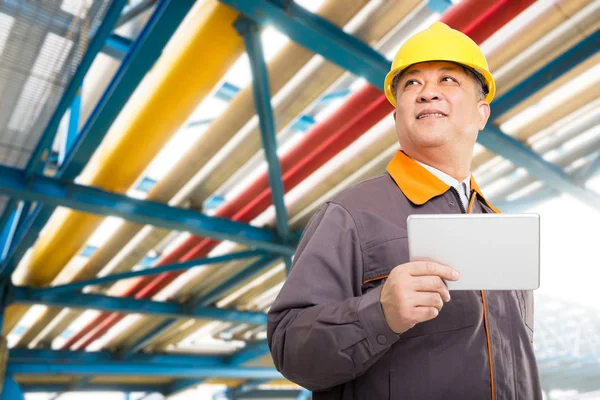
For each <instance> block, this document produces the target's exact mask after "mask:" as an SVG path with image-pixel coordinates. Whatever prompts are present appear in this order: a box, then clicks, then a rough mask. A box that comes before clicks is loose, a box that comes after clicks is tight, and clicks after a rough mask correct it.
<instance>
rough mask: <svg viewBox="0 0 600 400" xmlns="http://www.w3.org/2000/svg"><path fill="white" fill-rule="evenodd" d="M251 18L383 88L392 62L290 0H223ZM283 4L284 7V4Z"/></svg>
mask: <svg viewBox="0 0 600 400" xmlns="http://www.w3.org/2000/svg"><path fill="white" fill-rule="evenodd" d="M221 2H222V3H224V4H227V5H228V6H230V7H232V8H234V9H236V10H238V11H240V12H241V13H242V14H244V15H245V16H247V17H248V18H250V19H252V20H254V21H256V22H258V23H260V24H261V25H264V24H271V25H273V26H274V27H275V28H277V29H278V30H279V31H281V32H282V33H284V34H285V35H287V36H288V37H289V38H290V39H292V40H293V41H294V42H296V43H298V44H300V45H302V46H303V47H306V48H307V49H309V50H311V51H313V52H314V53H317V54H320V55H322V56H323V57H325V58H326V59H328V60H329V61H331V62H333V63H335V64H337V65H339V66H340V67H342V68H344V69H346V70H348V71H350V72H352V73H353V74H354V75H356V76H359V77H364V78H365V79H366V80H367V81H368V82H369V83H371V84H372V85H373V86H375V87H378V88H380V89H382V90H383V82H384V79H385V76H386V74H387V73H388V71H389V70H390V65H391V62H390V61H389V60H387V59H386V58H385V57H384V56H383V55H381V54H380V53H379V52H377V51H376V50H374V49H372V48H371V47H370V46H369V45H367V44H365V43H364V42H362V41H361V40H359V39H357V38H355V37H354V36H352V35H349V34H347V33H345V32H344V31H343V30H341V29H340V28H338V27H337V26H335V25H334V24H332V23H331V22H329V21H327V20H326V19H324V18H322V17H320V16H318V15H316V14H313V13H311V12H309V11H307V10H305V9H304V8H302V7H300V6H299V5H297V4H296V3H295V2H293V1H291V2H288V1H280V2H278V3H279V4H274V2H271V1H267V0H255V1H247V0H221ZM282 5H283V7H282Z"/></svg>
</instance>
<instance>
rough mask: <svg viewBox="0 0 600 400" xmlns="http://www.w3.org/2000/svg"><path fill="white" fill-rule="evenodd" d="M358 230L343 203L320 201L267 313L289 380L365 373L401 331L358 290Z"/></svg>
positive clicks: (309, 382) (375, 299)
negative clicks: (323, 202)
mask: <svg viewBox="0 0 600 400" xmlns="http://www.w3.org/2000/svg"><path fill="white" fill-rule="evenodd" d="M362 277H363V259H362V251H361V244H360V240H359V237H358V230H357V227H356V224H355V221H354V219H353V218H352V216H351V215H350V214H349V213H348V211H346V209H344V208H343V207H342V206H341V205H338V204H335V203H327V204H325V205H324V206H323V207H322V208H321V209H320V210H319V212H318V213H317V214H315V216H314V217H313V218H312V219H311V222H310V223H309V224H308V226H307V227H306V229H305V231H304V234H303V236H302V239H301V241H300V244H299V246H298V249H297V252H296V257H295V259H294V266H293V268H292V270H291V273H290V275H289V277H288V279H287V281H286V282H285V284H284V285H283V288H282V289H281V292H280V293H279V295H278V297H277V299H276V300H275V302H274V304H273V306H272V307H271V309H270V310H269V313H268V327H267V335H268V340H269V347H270V349H271V354H272V356H273V361H274V363H275V366H276V367H277V369H278V370H279V371H280V372H281V373H282V374H283V375H284V376H285V377H287V378H288V379H289V380H291V381H293V382H295V383H297V384H299V385H301V386H303V387H305V388H307V389H310V390H313V391H316V390H324V389H328V388H331V387H334V386H337V385H340V384H342V383H345V382H348V381H350V380H353V379H354V378H356V377H357V376H359V375H361V374H362V373H364V372H365V371H366V370H367V369H368V368H369V367H370V366H371V365H373V364H374V363H375V362H376V361H377V360H378V359H379V358H381V356H383V355H384V354H385V352H386V350H388V349H389V348H390V346H391V345H392V344H393V343H395V342H396V341H397V340H398V336H397V335H396V334H395V333H394V332H393V331H392V330H391V329H390V327H389V326H388V324H387V322H386V321H385V317H384V316H383V310H382V308H381V303H380V302H379V298H380V295H381V285H380V286H379V287H378V288H375V289H373V290H371V291H369V292H367V293H365V294H364V295H363V294H362V291H361V288H362Z"/></svg>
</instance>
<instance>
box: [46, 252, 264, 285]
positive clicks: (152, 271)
mask: <svg viewBox="0 0 600 400" xmlns="http://www.w3.org/2000/svg"><path fill="white" fill-rule="evenodd" d="M264 255H265V252H264V251H260V250H250V251H239V252H235V253H228V254H225V255H222V256H216V257H207V258H200V259H196V260H191V261H186V262H181V263H174V264H167V265H163V266H161V267H156V268H148V269H143V270H138V271H131V272H123V273H121V274H113V275H106V276H103V277H101V278H95V279H89V280H85V281H80V282H73V283H67V284H65V285H59V286H54V287H50V288H47V289H40V290H39V291H40V292H41V293H42V294H44V295H49V294H56V293H63V292H72V291H75V290H79V289H83V288H84V287H86V286H91V285H101V284H106V283H112V282H116V281H120V280H123V279H130V278H139V277H142V276H150V275H158V274H162V273H165V272H173V271H181V270H185V269H191V268H196V267H200V266H206V265H211V264H219V263H224V262H228V261H233V260H239V259H244V258H251V257H260V256H264Z"/></svg>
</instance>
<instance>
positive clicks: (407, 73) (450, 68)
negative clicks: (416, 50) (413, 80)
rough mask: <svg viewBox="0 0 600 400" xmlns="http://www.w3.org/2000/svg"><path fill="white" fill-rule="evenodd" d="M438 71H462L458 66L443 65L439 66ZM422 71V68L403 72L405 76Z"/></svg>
mask: <svg viewBox="0 0 600 400" xmlns="http://www.w3.org/2000/svg"><path fill="white" fill-rule="evenodd" d="M438 71H452V72H458V71H460V69H459V68H458V67H441V68H438ZM421 72H423V71H421V70H420V69H410V70H408V71H406V72H405V73H404V74H402V77H403V78H404V77H405V76H407V75H417V74H420V73H421Z"/></svg>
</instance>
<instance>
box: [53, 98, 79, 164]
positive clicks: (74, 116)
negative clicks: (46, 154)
mask: <svg viewBox="0 0 600 400" xmlns="http://www.w3.org/2000/svg"><path fill="white" fill-rule="evenodd" d="M80 116H81V88H79V90H77V95H76V96H75V98H74V99H73V104H71V113H70V115H69V129H67V135H66V137H65V141H64V144H63V146H62V147H61V149H60V152H59V153H58V165H61V164H62V163H63V161H64V160H65V156H66V155H67V153H69V150H71V147H73V143H75V140H76V139H77V135H78V134H79V117H80Z"/></svg>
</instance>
